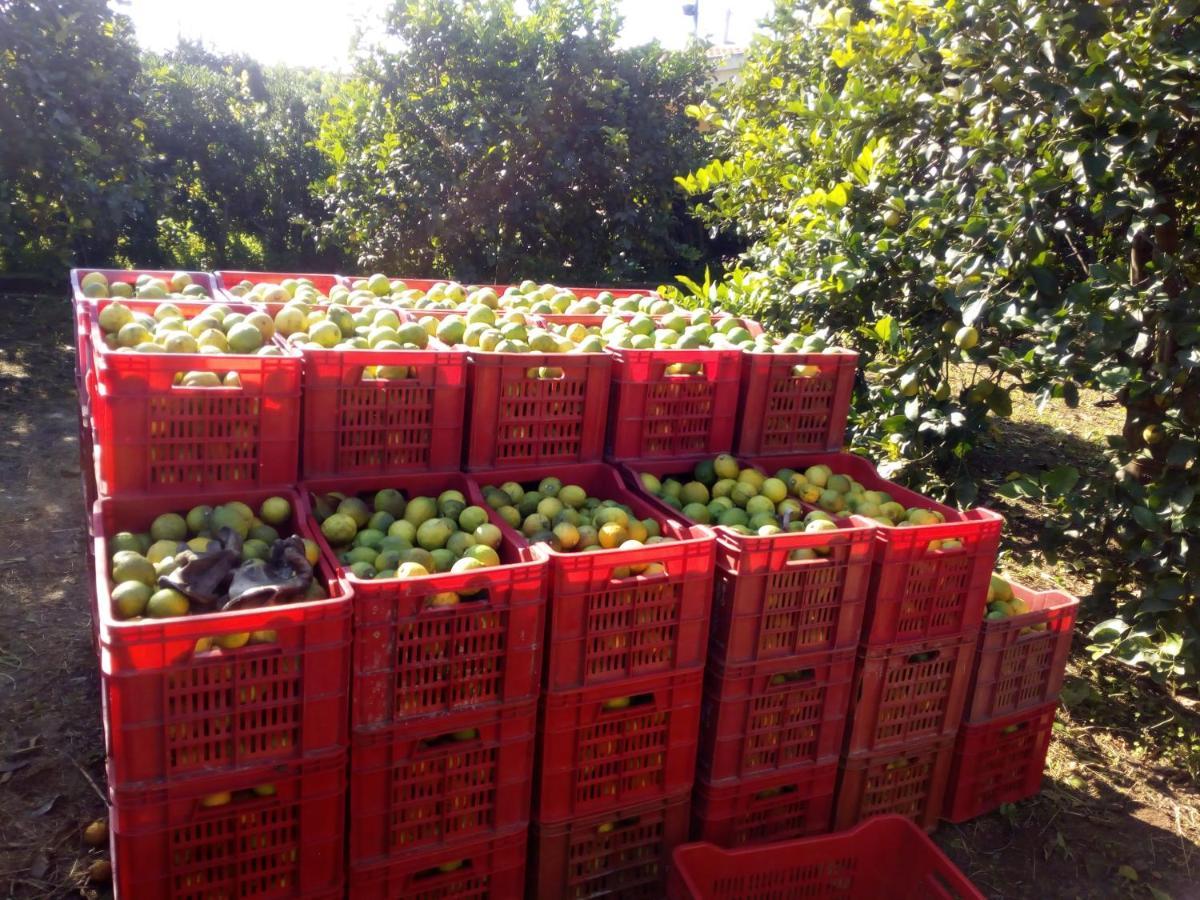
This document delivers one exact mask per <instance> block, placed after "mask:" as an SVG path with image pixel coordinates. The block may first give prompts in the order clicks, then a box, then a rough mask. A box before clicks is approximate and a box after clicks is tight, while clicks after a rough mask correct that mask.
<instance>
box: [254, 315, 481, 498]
mask: <svg viewBox="0 0 1200 900" xmlns="http://www.w3.org/2000/svg"><path fill="white" fill-rule="evenodd" d="M269 308H274V307H269ZM301 353H302V354H303V357H304V420H303V425H302V428H301V446H302V449H303V460H302V470H303V473H304V477H305V478H328V477H333V476H337V475H373V474H379V475H382V474H389V473H395V472H427V471H442V470H457V469H458V467H459V463H460V461H461V457H462V438H463V414H464V404H465V403H466V395H467V356H466V354H465V353H464V352H463V351H461V350H452V349H449V348H446V347H444V346H443V345H441V344H438V343H437V342H436V341H431V342H430V347H429V348H428V349H426V350H316V349H313V348H311V347H305V348H303V349H302V350H301ZM368 366H404V367H406V368H407V369H408V375H407V377H405V378H387V379H383V378H365V379H364V369H366V368H367V367H368Z"/></svg>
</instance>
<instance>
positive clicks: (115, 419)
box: [92, 300, 301, 496]
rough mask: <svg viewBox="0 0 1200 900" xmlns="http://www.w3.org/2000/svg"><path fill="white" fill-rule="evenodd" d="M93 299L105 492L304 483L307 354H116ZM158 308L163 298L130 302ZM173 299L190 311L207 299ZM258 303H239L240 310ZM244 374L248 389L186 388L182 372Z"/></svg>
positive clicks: (101, 304) (96, 410)
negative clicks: (300, 475)
mask: <svg viewBox="0 0 1200 900" xmlns="http://www.w3.org/2000/svg"><path fill="white" fill-rule="evenodd" d="M110 302H111V301H108V300H101V301H98V302H97V303H96V305H95V306H93V307H92V326H93V327H92V335H93V338H92V348H93V352H94V356H95V360H96V370H95V377H96V383H97V387H96V390H97V398H96V402H95V404H93V415H94V419H95V429H96V444H97V454H96V457H97V470H98V482H99V486H100V493H101V495H103V496H117V495H119V494H133V493H183V492H188V491H194V490H196V489H198V488H203V489H214V490H224V489H232V488H238V489H244V490H253V489H254V488H256V487H259V486H260V485H271V484H280V485H290V484H293V483H295V481H296V469H297V462H298V459H299V453H300V451H299V416H300V383H301V360H300V355H299V354H298V353H293V352H292V351H290V350H285V351H283V353H284V355H282V356H257V355H241V354H219V355H213V354H205V353H118V352H115V351H110V350H108V349H107V348H105V347H104V344H103V339H102V336H101V332H100V327H99V324H98V322H97V315H98V313H99V310H101V309H104V307H105V306H106V305H107V304H108V303H110ZM123 302H125V305H127V306H129V307H131V308H132V309H135V310H142V311H145V312H153V310H154V308H155V307H156V306H157V305H158V302H157V301H151V302H146V301H123ZM172 302H174V304H175V306H177V307H179V308H180V310H181V311H182V312H183V313H184V315H186V316H193V315H195V314H197V313H199V312H201V311H203V309H204V305H203V304H193V303H183V302H182V301H179V302H176V301H172ZM251 309H252V307H248V306H247V307H241V308H240V311H248V310H251ZM195 371H206V372H217V373H218V374H220V375H224V374H225V373H227V372H236V373H237V374H238V376H239V378H240V379H241V386H240V387H187V386H184V385H182V384H176V376H177V375H178V374H180V373H182V372H195Z"/></svg>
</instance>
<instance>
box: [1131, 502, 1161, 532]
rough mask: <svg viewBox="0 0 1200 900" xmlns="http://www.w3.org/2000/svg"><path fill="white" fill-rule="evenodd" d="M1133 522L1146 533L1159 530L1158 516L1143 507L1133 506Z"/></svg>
mask: <svg viewBox="0 0 1200 900" xmlns="http://www.w3.org/2000/svg"><path fill="white" fill-rule="evenodd" d="M1132 514H1133V518H1134V520H1135V521H1136V522H1137V523H1138V524H1139V525H1141V526H1142V528H1144V529H1146V530H1147V531H1154V532H1157V531H1158V530H1159V522H1158V516H1156V515H1155V514H1154V513H1153V512H1151V511H1150V510H1149V509H1148V508H1146V507H1145V506H1135V507H1133V510H1132Z"/></svg>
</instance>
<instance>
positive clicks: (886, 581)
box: [747, 453, 1004, 646]
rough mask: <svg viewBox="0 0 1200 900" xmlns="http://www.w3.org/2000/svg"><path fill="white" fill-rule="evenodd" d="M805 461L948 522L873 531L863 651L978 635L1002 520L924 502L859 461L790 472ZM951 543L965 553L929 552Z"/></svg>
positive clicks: (771, 465) (821, 456)
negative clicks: (934, 545)
mask: <svg viewBox="0 0 1200 900" xmlns="http://www.w3.org/2000/svg"><path fill="white" fill-rule="evenodd" d="M801 461H803V463H804V464H806V465H807V466H814V465H819V464H822V463H823V464H825V465H828V466H829V467H830V468H832V469H833V471H834V472H835V473H840V474H844V475H849V476H850V477H852V478H854V479H855V480H856V481H858V482H859V483H861V484H862V485H864V486H865V487H866V488H867V489H868V490H880V491H886V492H887V493H889V494H890V495H891V496H892V498H893V499H894V500H896V502H898V503H901V504H903V505H904V506H906V507H914V506H916V507H922V508H924V509H930V510H937V511H938V512H940V513H941V514H942V515H943V516H945V518H946V521H945V522H944V523H940V524H937V525H919V526H915V527H907V528H889V527H887V526H879V527H878V528H876V530H875V545H876V546H875V555H874V560H873V562H872V565H871V590H870V593H869V595H868V600H867V612H866V617H865V620H864V623H863V635H862V637H863V642H864V643H866V644H870V645H871V646H884V645H887V644H897V643H904V642H906V641H916V640H923V639H926V638H937V637H949V636H951V635H960V634H966V633H967V632H974V631H976V630H978V628H979V623H980V622H981V621H982V619H983V612H984V599H985V597H986V596H987V588H988V583H989V581H990V580H991V575H992V570H993V569H994V568H995V565H996V550H997V547H998V546H999V543H1000V529H1001V526H1002V525H1003V524H1004V520H1003V519H1002V518H1001V517H1000V516H999V515H997V514H996V513H994V512H992V511H990V510H987V509H983V508H978V509H971V510H967V511H965V512H959V511H958V510H954V509H951V508H950V507H948V506H945V505H943V504H941V503H937V502H936V501H933V500H930V499H929V498H927V497H922V496H921V495H920V494H918V493H915V492H914V491H910V490H908V489H907V488H904V487H901V486H900V485H898V484H893V483H892V482H890V481H887V480H885V479H884V478H882V477H880V475H879V473H878V472H877V471H876V470H875V467H874V466H873V465H871V463H870V462H868V461H867V460H865V459H863V458H862V457H860V456H854V455H852V454H849V453H812V454H807V455H805V456H803V457H799V458H793V459H792V460H791V461H790V462H791V463H792V466H791V467H792V468H796V465H798V464H801ZM747 462H750V463H752V464H754V465H757V466H758V467H759V468H762V469H764V470H765V471H774V470H775V469H778V467H779V466H781V465H787V464H788V462H787V461H785V460H783V459H772V458H770V457H755V458H753V459H748V460H747ZM862 521H868V520H862ZM949 539H954V540H957V541H961V542H962V545H963V546H962V549H960V550H947V551H944V550H940V549H930V547H929V544H930V542H931V541H943V540H949Z"/></svg>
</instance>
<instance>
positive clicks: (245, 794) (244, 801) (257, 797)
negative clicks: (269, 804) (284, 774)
mask: <svg viewBox="0 0 1200 900" xmlns="http://www.w3.org/2000/svg"><path fill="white" fill-rule="evenodd" d="M268 786H269V787H270V788H271V790H270V792H269V793H266V794H260V793H258V789H259V788H261V787H268ZM223 794H229V799H228V800H225V801H223V802H220V803H209V804H206V803H205V802H204V801H205V800H206V799H208V798H210V797H220V796H221V795H223ZM276 798H277V795H276V793H275V783H274V782H271V781H264V782H263V783H262V784H257V785H254V786H253V787H248V788H235V789H234V790H231V791H213V792H212V793H210V794H206V795H204V796H203V797H197V798H196V801H195V802H196V814H197V815H200V816H222V815H228V814H229V811H230V810H231V809H232V808H234V807H243V806H247V805H248V804H251V803H258V804H262V803H264V802H266V801H275V800H276Z"/></svg>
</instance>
